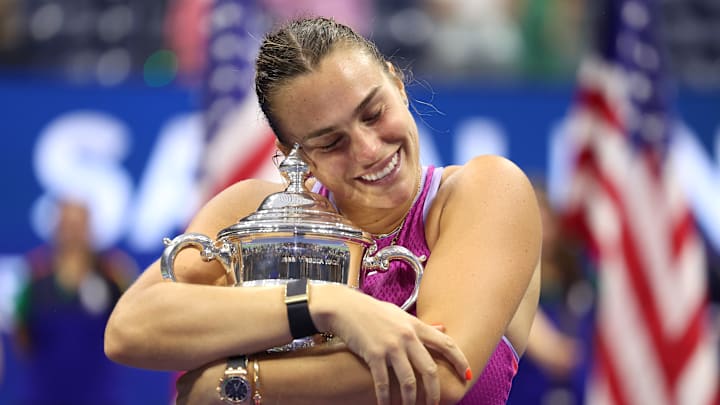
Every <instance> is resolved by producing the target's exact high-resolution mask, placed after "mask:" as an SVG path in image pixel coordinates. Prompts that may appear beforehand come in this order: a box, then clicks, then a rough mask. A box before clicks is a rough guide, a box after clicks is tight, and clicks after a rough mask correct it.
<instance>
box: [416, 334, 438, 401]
mask: <svg viewBox="0 0 720 405" xmlns="http://www.w3.org/2000/svg"><path fill="white" fill-rule="evenodd" d="M408 354H409V355H410V359H411V361H412V364H414V368H415V371H416V372H417V373H418V374H419V375H420V378H421V379H422V382H423V387H424V388H425V402H426V403H427V404H430V405H435V404H438V403H440V378H439V377H438V366H437V363H435V359H433V357H432V356H431V355H430V353H429V352H428V350H427V349H426V348H425V346H423V345H422V344H421V343H420V342H418V343H417V344H416V345H412V346H411V347H410V349H409V350H408Z"/></svg>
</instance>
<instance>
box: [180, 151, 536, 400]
mask: <svg viewBox="0 0 720 405" xmlns="http://www.w3.org/2000/svg"><path fill="white" fill-rule="evenodd" d="M448 181H449V182H451V183H449V184H448V185H447V188H446V189H445V191H443V192H442V195H439V196H438V199H439V200H436V201H437V203H436V205H435V206H434V207H433V208H432V210H431V213H430V215H429V218H428V221H429V222H430V223H431V225H430V226H428V227H427V231H428V232H427V237H428V241H429V242H430V243H431V244H433V246H432V249H433V253H432V255H431V258H430V261H429V262H428V263H427V266H426V267H425V276H424V278H423V282H422V287H421V291H420V296H419V298H418V305H417V309H418V317H419V319H420V320H421V321H423V322H424V323H429V324H433V323H440V324H443V325H445V326H446V327H447V334H448V336H449V337H450V338H451V339H448V340H447V341H446V342H448V343H449V344H453V342H457V344H458V345H459V346H460V348H461V349H462V351H463V352H464V353H466V354H467V357H468V360H469V362H470V364H471V367H472V370H473V371H474V374H475V377H477V376H479V375H480V373H481V371H482V370H483V368H484V366H485V364H486V362H487V360H488V358H489V357H490V355H491V354H492V352H493V350H494V349H495V347H496V345H497V344H498V342H499V340H500V337H501V336H502V335H503V333H504V332H505V331H506V328H507V326H508V324H509V323H510V322H511V319H513V318H514V317H515V316H517V315H518V314H516V312H517V311H518V308H523V309H522V311H525V312H528V314H522V315H527V316H523V318H529V319H532V315H533V314H534V309H535V307H536V304H537V297H536V295H537V294H536V291H535V292H533V293H532V294H528V290H529V288H528V286H529V285H530V280H531V278H532V275H533V274H534V271H535V269H536V268H537V263H538V260H539V252H540V220H539V212H538V210H537V206H536V199H535V196H534V194H533V191H532V187H531V186H530V184H529V182H528V181H527V179H526V178H525V176H524V175H523V174H522V173H521V172H520V171H519V169H517V168H516V167H515V166H514V165H512V164H510V163H509V162H507V161H505V160H501V159H498V158H482V159H478V160H477V161H473V162H472V163H470V164H469V166H468V167H466V168H464V169H462V171H458V172H457V173H455V174H454V175H453V176H451V177H450V178H449V180H448ZM460 190H462V191H460ZM465 193H467V194H465ZM433 222H434V223H435V225H434V226H433V225H432V223H433ZM533 290H534V289H533ZM325 297H327V296H325ZM524 297H528V303H529V305H521V304H520V303H521V301H522V300H523V299H524ZM317 305H323V304H322V303H317ZM313 313H315V310H313ZM367 326H368V327H369V328H371V327H376V325H367ZM525 335H526V333H525ZM523 337H524V338H526V336H521V337H520V338H523ZM520 338H518V339H520ZM522 346H524V343H522ZM435 361H436V365H435V366H434V367H436V368H435V369H434V370H428V372H432V373H437V376H438V379H439V381H440V384H439V387H438V389H439V390H440V392H439V395H438V396H437V400H440V401H441V402H442V403H456V402H457V401H458V400H459V399H460V398H462V396H464V395H465V393H466V392H467V390H468V389H469V388H470V387H471V384H469V383H468V382H466V381H464V380H463V379H462V378H458V370H456V369H455V368H456V367H454V366H453V365H450V364H449V363H448V362H446V361H445V360H444V359H443V358H442V357H441V356H436V357H435ZM261 363H262V371H261V376H262V380H263V381H262V385H263V387H264V392H263V397H264V400H266V401H267V402H265V401H264V403H269V404H273V403H305V402H303V401H307V402H306V403H315V404H317V403H330V404H333V403H342V402H347V403H358V404H362V403H374V402H375V401H374V397H373V394H372V392H373V390H372V387H373V384H378V380H377V378H370V372H369V369H368V366H367V364H368V363H367V362H363V361H360V360H359V359H358V357H357V356H355V355H353V354H350V353H347V352H343V351H341V352H337V353H330V354H326V355H323V356H313V357H312V358H310V357H307V358H284V357H275V358H272V359H267V360H263V361H262V362H261ZM223 368H224V361H221V362H220V363H217V364H215V365H214V366H211V367H209V368H204V369H202V370H198V371H196V372H193V373H192V374H189V375H188V376H187V378H186V379H185V380H183V381H181V390H180V392H181V393H182V395H181V399H182V400H187V399H188V398H192V399H193V401H191V402H189V403H198V404H201V403H214V402H213V401H216V400H217V395H216V394H215V392H214V391H213V389H214V386H215V385H216V382H217V378H218V377H219V376H220V375H222V371H223ZM299 370H302V371H301V372H299ZM327 381H331V382H332V383H331V384H325V382H327ZM473 381H474V380H473ZM402 382H403V383H405V386H406V387H407V386H412V385H413V384H417V386H419V387H422V389H418V394H419V395H418V397H417V401H418V403H421V402H424V401H427V400H428V399H430V398H428V397H426V396H424V394H425V393H426V390H425V388H427V387H425V386H424V380H423V378H422V377H421V376H418V377H417V379H414V380H402ZM387 383H388V385H387V387H388V389H389V390H390V391H391V392H392V393H393V394H391V395H390V397H391V398H392V399H393V401H394V402H396V403H397V401H399V399H400V398H401V396H400V395H399V394H398V393H399V392H401V391H402V390H403V388H402V387H403V384H401V383H399V382H398V380H397V379H395V378H394V377H393V375H389V376H388V379H387ZM318 384H322V389H320V388H319V387H318ZM380 384H382V382H380ZM376 388H377V387H376ZM292 395H296V396H292ZM291 397H292V398H293V401H292V402H288V401H289V400H290V398H291ZM200 398H204V399H205V400H206V401H207V402H203V401H202V400H201V399H200ZM432 400H434V399H430V401H429V403H432ZM410 403H415V402H414V401H412V402H410Z"/></svg>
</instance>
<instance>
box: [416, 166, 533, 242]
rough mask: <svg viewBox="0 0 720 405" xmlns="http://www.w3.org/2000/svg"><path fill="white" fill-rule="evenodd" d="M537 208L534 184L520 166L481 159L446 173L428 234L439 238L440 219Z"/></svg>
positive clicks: (446, 169)
mask: <svg viewBox="0 0 720 405" xmlns="http://www.w3.org/2000/svg"><path fill="white" fill-rule="evenodd" d="M535 205H536V199H535V193H534V191H533V188H532V184H531V183H530V181H529V179H528V177H527V176H526V175H525V173H524V172H523V170H522V169H521V168H520V167H518V166H517V165H516V164H515V163H513V162H512V161H511V160H509V159H507V158H504V157H502V156H497V155H482V156H477V157H475V158H473V159H471V160H469V161H468V162H467V163H465V164H463V165H455V166H447V167H446V168H445V170H444V171H443V177H442V180H441V183H440V189H439V190H438V194H437V197H436V199H435V200H434V201H433V205H432V206H431V207H430V211H429V216H428V218H429V219H430V221H428V223H427V228H429V229H427V233H428V235H437V232H438V231H439V228H438V227H439V223H440V220H441V219H445V220H447V219H448V217H456V216H460V217H462V216H466V215H468V214H469V213H470V212H478V211H486V212H494V213H496V214H497V213H498V212H508V214H510V213H511V212H512V211H513V210H515V209H518V208H521V206H524V207H525V209H528V208H529V209H530V210H532V209H533V207H534V206H535ZM449 207H452V208H450V209H449ZM483 207H485V208H487V209H486V210H483ZM497 209H499V211H497ZM429 242H430V241H429Z"/></svg>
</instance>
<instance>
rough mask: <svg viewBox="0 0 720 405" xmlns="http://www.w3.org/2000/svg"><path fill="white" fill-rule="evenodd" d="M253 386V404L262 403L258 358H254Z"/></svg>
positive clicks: (258, 404)
mask: <svg viewBox="0 0 720 405" xmlns="http://www.w3.org/2000/svg"><path fill="white" fill-rule="evenodd" d="M253 386H254V387H255V392H254V393H253V397H252V398H253V405H261V404H262V395H260V362H259V361H258V359H257V358H255V359H253Z"/></svg>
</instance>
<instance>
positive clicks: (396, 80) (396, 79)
mask: <svg viewBox="0 0 720 405" xmlns="http://www.w3.org/2000/svg"><path fill="white" fill-rule="evenodd" d="M385 63H386V64H387V67H388V72H389V73H390V77H391V78H392V82H393V84H395V86H396V87H397V88H398V90H399V91H400V95H401V96H402V98H403V100H405V104H407V100H408V96H407V93H406V92H405V82H403V78H402V73H400V72H398V70H397V68H396V67H395V65H393V64H392V63H390V62H389V61H386V62H385Z"/></svg>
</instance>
